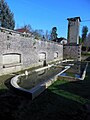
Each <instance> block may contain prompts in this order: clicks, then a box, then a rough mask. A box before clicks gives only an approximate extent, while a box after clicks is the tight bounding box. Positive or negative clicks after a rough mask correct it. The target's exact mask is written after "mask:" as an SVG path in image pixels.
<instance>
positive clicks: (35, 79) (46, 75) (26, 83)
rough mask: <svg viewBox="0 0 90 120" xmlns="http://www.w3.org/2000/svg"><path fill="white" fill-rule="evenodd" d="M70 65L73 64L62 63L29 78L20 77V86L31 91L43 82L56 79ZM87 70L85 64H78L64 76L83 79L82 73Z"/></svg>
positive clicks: (31, 74) (30, 75)
mask: <svg viewBox="0 0 90 120" xmlns="http://www.w3.org/2000/svg"><path fill="white" fill-rule="evenodd" d="M68 64H69V65H70V64H71V63H65V64H64V63H62V64H57V65H56V66H52V67H51V68H49V69H45V70H42V71H39V72H35V71H34V72H32V73H30V74H29V75H28V76H23V77H20V81H21V82H20V84H19V86H21V87H23V88H25V89H31V88H33V87H35V86H36V85H38V84H40V83H42V82H43V81H46V80H49V79H50V78H52V77H54V76H55V75H57V74H58V73H60V72H61V71H62V70H63V69H65V66H67V65H68ZM84 68H85V63H84V64H82V63H78V64H76V63H75V65H73V66H72V64H71V68H70V69H68V70H67V72H65V73H63V74H62V75H64V76H66V75H68V76H72V77H77V78H78V77H81V74H82V71H83V69H84Z"/></svg>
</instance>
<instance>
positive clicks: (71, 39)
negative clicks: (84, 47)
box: [67, 17, 81, 44]
mask: <svg viewBox="0 0 90 120" xmlns="http://www.w3.org/2000/svg"><path fill="white" fill-rule="evenodd" d="M67 20H68V36H67V39H68V44H79V25H80V22H81V19H80V17H74V18H67Z"/></svg>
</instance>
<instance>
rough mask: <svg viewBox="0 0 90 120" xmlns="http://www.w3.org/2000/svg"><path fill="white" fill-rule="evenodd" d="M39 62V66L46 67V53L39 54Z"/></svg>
mask: <svg viewBox="0 0 90 120" xmlns="http://www.w3.org/2000/svg"><path fill="white" fill-rule="evenodd" d="M39 62H40V63H41V65H43V66H46V65H47V63H46V53H45V52H41V53H39Z"/></svg>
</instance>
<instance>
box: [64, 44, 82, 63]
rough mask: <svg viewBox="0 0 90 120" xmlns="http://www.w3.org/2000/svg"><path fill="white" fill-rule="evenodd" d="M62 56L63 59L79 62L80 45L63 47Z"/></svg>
mask: <svg viewBox="0 0 90 120" xmlns="http://www.w3.org/2000/svg"><path fill="white" fill-rule="evenodd" d="M63 56H64V59H74V60H75V61H81V45H64V47H63Z"/></svg>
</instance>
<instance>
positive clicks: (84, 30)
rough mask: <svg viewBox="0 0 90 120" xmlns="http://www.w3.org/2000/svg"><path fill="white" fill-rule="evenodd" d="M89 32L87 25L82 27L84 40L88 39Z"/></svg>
mask: <svg viewBox="0 0 90 120" xmlns="http://www.w3.org/2000/svg"><path fill="white" fill-rule="evenodd" d="M87 32H88V27H87V26H83V28H82V42H84V41H86V38H87Z"/></svg>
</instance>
